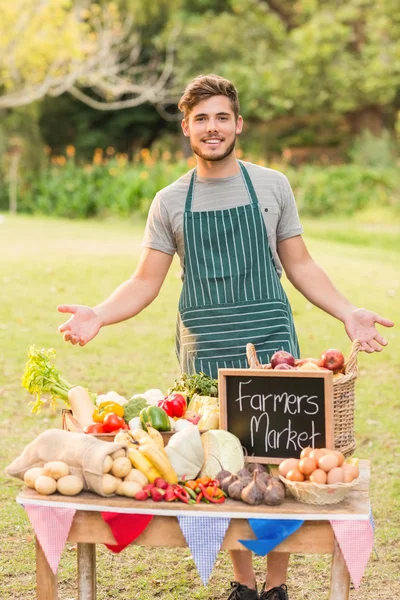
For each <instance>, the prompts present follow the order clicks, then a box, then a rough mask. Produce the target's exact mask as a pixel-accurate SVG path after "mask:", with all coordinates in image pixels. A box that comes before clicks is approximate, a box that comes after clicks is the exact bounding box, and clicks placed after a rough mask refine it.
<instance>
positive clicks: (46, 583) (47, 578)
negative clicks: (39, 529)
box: [36, 538, 58, 600]
mask: <svg viewBox="0 0 400 600" xmlns="http://www.w3.org/2000/svg"><path fill="white" fill-rule="evenodd" d="M57 583H58V581H57V575H54V573H53V571H52V570H51V568H50V565H49V563H48V562H47V558H46V556H45V554H44V552H43V550H42V546H41V545H40V544H39V540H38V539H37V538H36V598H37V600H57V598H58V591H57V590H58V585H57Z"/></svg>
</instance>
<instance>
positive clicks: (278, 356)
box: [271, 350, 294, 369]
mask: <svg viewBox="0 0 400 600" xmlns="http://www.w3.org/2000/svg"><path fill="white" fill-rule="evenodd" d="M283 363H285V364H287V365H290V366H291V367H294V357H293V356H292V355H291V354H289V352H286V351H285V350H278V352H275V354H273V355H272V357H271V367H272V368H273V369H275V368H276V366H277V365H281V364H283Z"/></svg>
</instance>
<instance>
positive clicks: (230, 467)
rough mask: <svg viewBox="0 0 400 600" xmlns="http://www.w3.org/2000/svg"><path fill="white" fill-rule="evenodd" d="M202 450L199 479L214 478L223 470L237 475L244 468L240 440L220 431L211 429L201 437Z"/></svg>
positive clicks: (227, 432)
mask: <svg viewBox="0 0 400 600" xmlns="http://www.w3.org/2000/svg"><path fill="white" fill-rule="evenodd" d="M201 443H202V445H203V450H204V464H203V467H202V469H201V472H200V477H211V478H212V479H214V478H215V476H216V475H217V473H219V471H220V470H221V469H222V468H223V469H225V470H227V471H229V472H230V473H237V472H238V471H240V469H242V468H243V467H244V454H243V448H242V444H241V443H240V440H239V439H238V438H237V437H236V436H235V435H233V434H232V433H229V431H223V430H222V429H211V430H210V431H206V432H205V433H203V435H202V436H201Z"/></svg>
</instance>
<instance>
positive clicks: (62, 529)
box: [24, 504, 76, 575]
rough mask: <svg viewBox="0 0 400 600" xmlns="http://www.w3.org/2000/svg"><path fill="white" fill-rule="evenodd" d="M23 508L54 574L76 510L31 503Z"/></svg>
mask: <svg viewBox="0 0 400 600" xmlns="http://www.w3.org/2000/svg"><path fill="white" fill-rule="evenodd" d="M24 508H25V510H26V512H27V515H28V517H29V520H30V522H31V524H32V527H33V529H34V530H35V533H36V537H37V539H38V540H39V543H40V545H41V547H42V550H43V552H44V555H45V556H46V559H47V562H48V563H49V565H50V568H51V570H52V571H53V573H54V575H56V574H57V571H58V565H59V563H60V558H61V554H62V551H63V549H64V546H65V542H66V541H67V538H68V534H69V530H70V529H71V525H72V520H73V518H74V515H75V512H76V511H75V509H74V508H61V507H59V508H53V507H51V506H36V505H33V504H26V505H25V506H24Z"/></svg>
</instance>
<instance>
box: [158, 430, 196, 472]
mask: <svg viewBox="0 0 400 600" xmlns="http://www.w3.org/2000/svg"><path fill="white" fill-rule="evenodd" d="M165 452H166V454H167V456H168V459H169V462H170V463H171V465H172V468H173V469H174V471H175V472H176V474H177V476H178V479H182V478H183V477H185V479H186V480H189V479H196V477H197V475H198V474H199V472H200V469H201V467H202V465H203V461H204V452H203V446H202V444H201V440H200V432H199V430H198V428H197V426H196V425H191V426H190V427H186V428H185V429H182V431H178V432H177V433H174V435H173V436H171V438H170V440H169V442H168V445H167V446H166V447H165Z"/></svg>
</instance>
